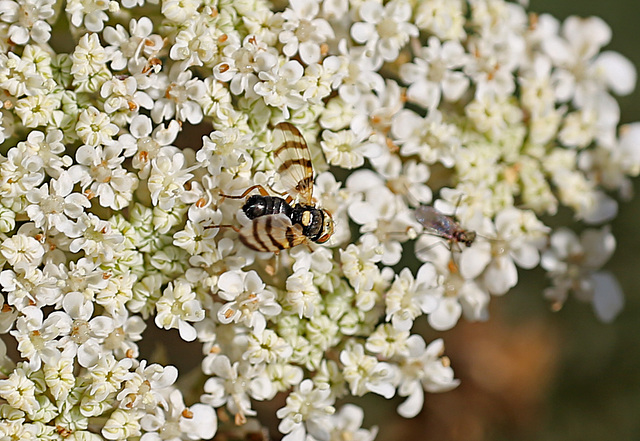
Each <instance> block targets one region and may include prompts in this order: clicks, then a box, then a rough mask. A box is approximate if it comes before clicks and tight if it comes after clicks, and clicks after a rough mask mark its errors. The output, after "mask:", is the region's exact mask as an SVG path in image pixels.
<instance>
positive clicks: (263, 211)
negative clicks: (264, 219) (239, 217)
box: [242, 194, 292, 219]
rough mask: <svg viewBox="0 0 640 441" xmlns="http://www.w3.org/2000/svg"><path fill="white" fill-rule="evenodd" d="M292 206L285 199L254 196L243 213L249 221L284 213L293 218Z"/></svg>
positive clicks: (246, 203)
mask: <svg viewBox="0 0 640 441" xmlns="http://www.w3.org/2000/svg"><path fill="white" fill-rule="evenodd" d="M291 210H292V208H291V206H290V205H289V204H288V203H287V201H285V200H284V199H282V198H280V197H277V196H262V195H257V194H256V195H253V196H250V197H249V198H248V199H247V202H245V204H244V205H243V206H242V211H244V214H246V215H247V217H248V218H249V219H255V218H257V217H260V216H266V215H268V214H279V213H283V214H284V215H286V216H287V217H289V218H290V217H291Z"/></svg>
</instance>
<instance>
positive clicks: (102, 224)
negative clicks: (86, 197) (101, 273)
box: [69, 214, 124, 262]
mask: <svg viewBox="0 0 640 441" xmlns="http://www.w3.org/2000/svg"><path fill="white" fill-rule="evenodd" d="M78 225H79V226H80V231H81V233H80V234H79V235H78V237H77V238H76V239H74V240H73V241H72V242H71V243H70V244H69V250H70V251H71V252H72V253H77V252H79V251H80V250H82V251H84V253H85V254H86V255H87V256H89V257H91V258H94V259H97V260H99V261H103V262H110V261H112V260H113V258H114V257H115V254H116V251H118V250H120V249H121V247H122V243H123V242H124V237H123V236H122V234H120V233H119V232H118V231H117V230H116V231H114V229H113V228H112V227H111V224H110V223H109V222H107V221H103V220H102V219H100V218H99V217H97V216H95V215H93V214H82V215H81V216H80V217H79V218H78Z"/></svg>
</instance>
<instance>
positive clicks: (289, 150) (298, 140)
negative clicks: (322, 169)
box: [273, 122, 313, 205]
mask: <svg viewBox="0 0 640 441" xmlns="http://www.w3.org/2000/svg"><path fill="white" fill-rule="evenodd" d="M274 145H275V150H274V151H273V154H274V158H275V166H276V172H277V173H278V174H279V175H280V182H281V184H282V186H283V187H284V190H285V191H286V192H287V194H288V195H290V196H291V197H292V198H295V197H296V196H298V195H299V196H300V198H299V199H300V202H301V203H303V204H307V205H310V204H311V198H312V193H313V166H312V165H311V153H309V147H307V143H306V142H305V140H304V138H303V137H302V135H301V134H300V131H299V130H298V129H296V128H295V126H293V125H292V124H290V123H288V122H281V123H279V124H278V125H277V126H276V130H275V133H274Z"/></svg>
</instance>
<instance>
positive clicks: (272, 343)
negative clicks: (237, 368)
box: [244, 329, 293, 365]
mask: <svg viewBox="0 0 640 441" xmlns="http://www.w3.org/2000/svg"><path fill="white" fill-rule="evenodd" d="M292 353H293V349H292V348H291V345H289V344H288V343H287V342H286V341H285V340H284V339H283V338H282V337H279V336H278V335H277V334H276V333H275V332H274V331H272V330H270V329H265V330H264V331H261V332H253V333H251V334H249V338H248V346H247V350H246V351H245V353H244V358H245V359H247V360H248V361H249V362H250V363H251V364H253V365H256V364H260V363H267V364H271V363H275V362H277V361H286V360H287V359H288V358H289V357H291V354H292Z"/></svg>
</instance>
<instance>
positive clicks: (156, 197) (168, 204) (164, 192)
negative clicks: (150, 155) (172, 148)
mask: <svg viewBox="0 0 640 441" xmlns="http://www.w3.org/2000/svg"><path fill="white" fill-rule="evenodd" d="M189 171H190V169H186V168H185V157H184V155H183V154H182V153H176V154H174V155H173V156H172V157H169V156H164V155H163V156H159V157H157V158H155V159H153V160H152V161H151V172H150V174H149V181H148V184H147V185H148V186H149V191H150V192H151V200H152V202H153V204H154V205H157V206H158V207H160V208H161V209H163V210H170V209H171V208H173V206H174V204H175V203H176V202H178V198H179V197H180V196H181V194H182V193H183V192H184V191H185V188H184V184H185V183H186V182H187V181H189V179H191V178H192V177H193V174H192V173H190V172H189Z"/></svg>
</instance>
